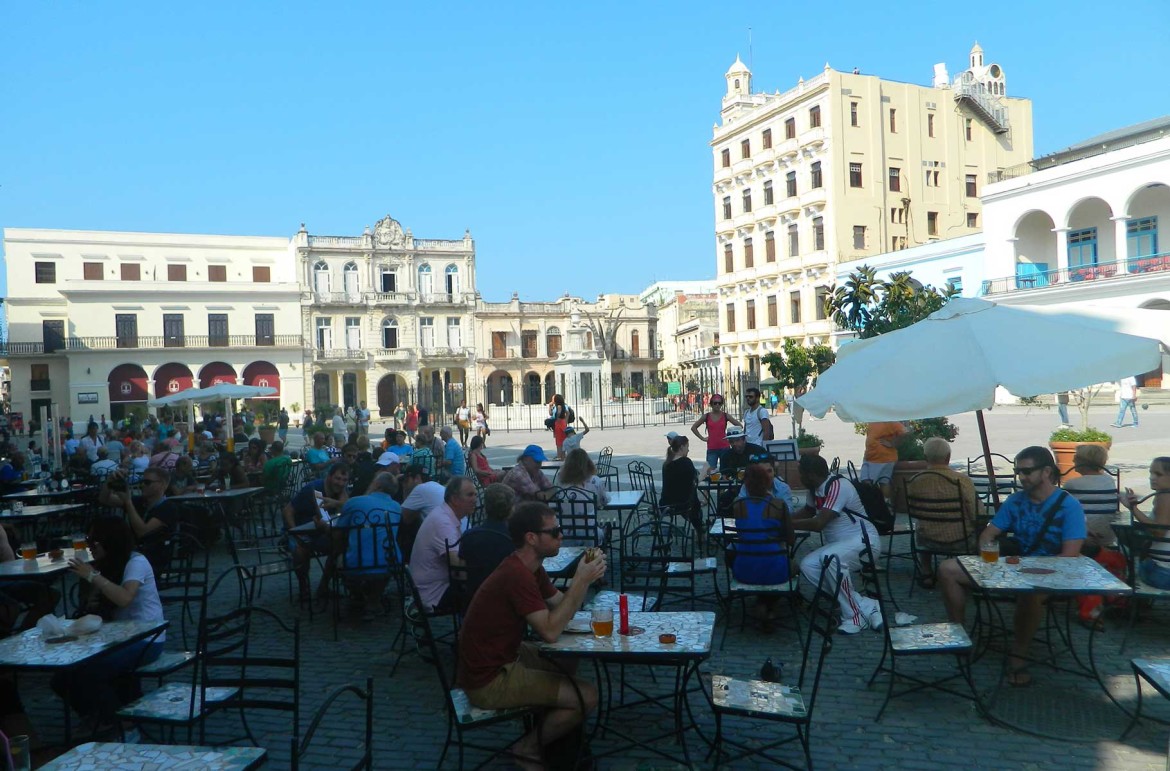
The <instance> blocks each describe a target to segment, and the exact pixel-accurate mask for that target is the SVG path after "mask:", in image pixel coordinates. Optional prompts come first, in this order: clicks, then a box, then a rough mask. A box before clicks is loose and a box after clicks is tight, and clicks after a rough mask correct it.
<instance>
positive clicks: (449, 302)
mask: <svg viewBox="0 0 1170 771" xmlns="http://www.w3.org/2000/svg"><path fill="white" fill-rule="evenodd" d="M293 248H294V250H295V255H296V271H297V277H298V279H299V281H300V282H301V290H302V291H301V294H300V312H301V328H302V333H303V334H304V336H305V339H306V340H308V341H309V342H310V345H311V348H312V361H311V364H310V369H311V378H310V379H309V381H308V382H309V383H310V384H311V393H310V394H307V395H306V398H307V399H311V402H310V403H312V404H317V405H326V404H332V405H344V406H350V405H356V404H358V403H359V402H363V401H364V402H366V404H367V405H368V406H369V407H370V410H371V411H372V412H375V414H381V415H383V416H386V415H390V414H391V413H392V412H393V410H394V408H395V406H396V405H397V404H398V403H399V402H403V403H410V402H420V403H422V404H423V405H425V406H428V407H430V408H431V409H433V410H439V411H440V412H442V413H449V412H451V410H452V409H453V407H454V406H455V405H458V403H459V401H460V400H462V399H464V398H467V394H468V392H469V390H468V389H469V388H471V387H472V384H471V383H469V380H468V377H469V374H470V373H473V372H474V362H475V343H474V335H473V331H472V326H473V324H472V321H473V319H474V313H475V306H476V298H477V293H476V289H475V242H474V241H472V239H471V233H470V232H468V233H464V235H463V238H461V239H456V240H441V239H421V238H415V237H414V235H413V234H412V233H411V232H410V230H409V229H407V230H403V228H402V226H401V225H400V224H399V223H398V222H397V221H396V220H394V219H393V218H391V217H389V216H387V217H384V218H382V219H381V220H379V221H378V223H377V225H375V227H374V229H373V231H372V232H371V231H370V229H369V228H368V227H367V228H366V231H365V232H364V233H363V234H362V235H360V236H317V235H311V234H310V233H309V232H308V231H307V230H306V229H305V227H304V226H303V225H302V226H301V229H300V231H299V232H298V233H297V234H296V236H294V237H293Z"/></svg>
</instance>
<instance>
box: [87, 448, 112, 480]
mask: <svg viewBox="0 0 1170 771" xmlns="http://www.w3.org/2000/svg"><path fill="white" fill-rule="evenodd" d="M117 470H118V462H117V461H114V460H110V453H109V451H108V450H107V449H106V448H105V447H99V448H98V451H97V461H96V462H95V463H94V464H93V465H92V466H90V467H89V473H90V474H91V475H93V476H94V477H95V478H96V479H103V480H104V479H105V478H106V477H107V476H108V475H109V474H112V473H113V472H115V471H117Z"/></svg>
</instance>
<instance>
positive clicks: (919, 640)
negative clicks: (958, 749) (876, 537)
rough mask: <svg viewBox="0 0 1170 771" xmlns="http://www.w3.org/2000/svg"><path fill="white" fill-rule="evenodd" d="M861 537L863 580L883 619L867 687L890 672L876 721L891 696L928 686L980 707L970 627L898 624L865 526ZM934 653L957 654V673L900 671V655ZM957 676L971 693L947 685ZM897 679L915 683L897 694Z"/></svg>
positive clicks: (918, 655) (955, 655) (910, 655)
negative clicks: (934, 675)
mask: <svg viewBox="0 0 1170 771" xmlns="http://www.w3.org/2000/svg"><path fill="white" fill-rule="evenodd" d="M862 539H863V540H864V542H865V549H864V550H863V551H862V552H861V555H860V557H861V576H862V581H863V582H864V583H865V585H866V586H867V588H868V589H869V591H870V594H871V595H872V596H873V597H874V599H876V600H877V601H878V606H879V607H880V608H881V614H882V620H883V621H884V623H883V624H882V638H883V641H882V642H883V647H882V657H881V659H880V660H879V661H878V665H877V667H875V668H874V670H873V675H871V676H870V678H869V682H868V683H867V684H866V687H871V686H873V684H874V681H875V680H877V678H878V675H880V674H881V673H883V672H888V673H889V675H890V679H889V682H888V685H887V687H886V698H885V700H884V701H882V706H881V708H880V709H878V713H877V715H875V716H874V722H877V721H879V720H881V719H882V713H884V712H885V711H886V706H887V705H889V703H890V700H891V699H893V698H895V697H897V696H906V695H908V694H911V693H917V692H918V691H921V690H923V689H926V688H934V689H936V690H939V691H944V692H945V693H949V694H951V695H953V696H959V697H961V698H970V699H973V700H974V701H975V703H976V705H977V706H978V705H979V696H978V694H977V692H976V691H975V683H974V681H973V680H972V679H971V653H972V651H973V649H974V646H973V645H972V643H971V638H970V637H969V636H968V635H967V630H966V629H964V628H963V625H962V624H954V623H950V622H944V623H937V624H909V625H906V626H895V625H894V622H895V616H896V614H895V613H892V612H888V611H887V607H889V606H887V605H886V602H885V598H884V595H883V594H882V591H881V582H880V581H879V580H878V575H877V569H876V568H877V562H876V560H875V559H874V556H873V545H872V544H871V543H870V540H869V534H868V533H867V532H866V531H865V530H864V529H862ZM931 655H947V656H954V657H955V662H956V664H957V666H958V672H955V673H954V674H950V675H947V676H946V677H942V678H938V679H936V680H924V679H922V678H921V677H918V676H916V675H910V674H907V673H906V671H905V670H904V669H903V670H902V671H901V672H899V671H898V659H899V658H909V657H912V656H915V657H923V656H931ZM887 659H888V660H889V665H888V666H887V665H886V661H887ZM956 677H962V678H963V680H964V681H965V682H966V683H967V688H968V689H969V691H970V693H969V694H968V693H963V692H962V691H956V690H954V689H952V688H949V687H947V686H946V685H945V683H948V682H950V681H951V680H954V679H955V678H956ZM897 680H904V681H907V682H910V683H912V684H913V685H912V686H911V687H909V688H907V689H906V690H904V691H902V692H900V693H894V684H895V682H896V681H897ZM980 711H982V709H980Z"/></svg>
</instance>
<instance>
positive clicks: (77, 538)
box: [69, 533, 86, 551]
mask: <svg viewBox="0 0 1170 771" xmlns="http://www.w3.org/2000/svg"><path fill="white" fill-rule="evenodd" d="M69 537H70V539H72V541H73V550H74V551H83V550H84V549H85V546H86V544H85V534H84V533H74V534H73V535H71V536H69Z"/></svg>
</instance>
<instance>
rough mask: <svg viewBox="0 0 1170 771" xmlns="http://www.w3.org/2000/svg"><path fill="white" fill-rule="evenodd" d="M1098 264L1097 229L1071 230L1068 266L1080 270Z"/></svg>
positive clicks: (1069, 234)
mask: <svg viewBox="0 0 1170 771" xmlns="http://www.w3.org/2000/svg"><path fill="white" fill-rule="evenodd" d="M1096 264H1097V228H1085V229H1084V230H1070V231H1069V233H1068V266H1069V267H1070V268H1080V267H1083V266H1085V265H1096Z"/></svg>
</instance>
